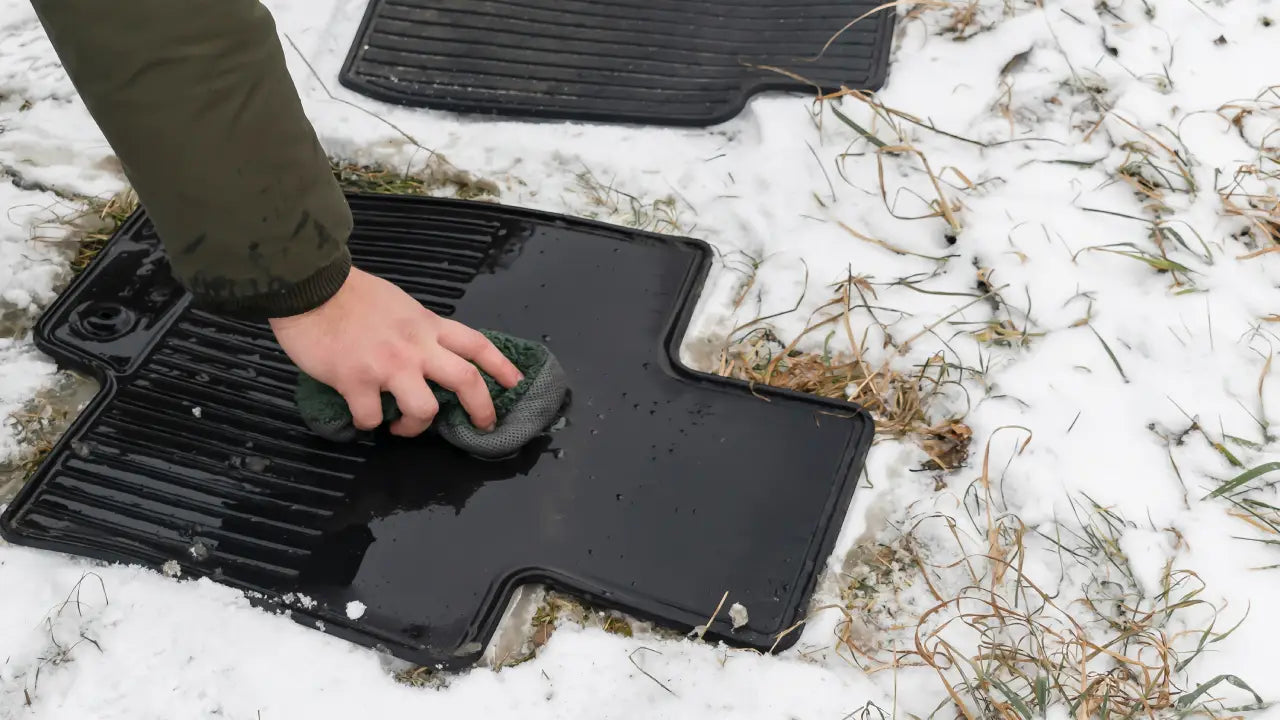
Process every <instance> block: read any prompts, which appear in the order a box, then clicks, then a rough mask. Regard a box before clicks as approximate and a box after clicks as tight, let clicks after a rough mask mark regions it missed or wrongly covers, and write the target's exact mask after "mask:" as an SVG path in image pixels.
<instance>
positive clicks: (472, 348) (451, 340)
mask: <svg viewBox="0 0 1280 720" xmlns="http://www.w3.org/2000/svg"><path fill="white" fill-rule="evenodd" d="M438 340H439V342H440V345H441V347H443V348H444V349H446V350H449V351H450V352H453V353H456V354H457V355H459V356H461V357H463V358H465V359H467V360H470V361H471V362H473V363H475V364H476V365H479V366H480V369H481V370H484V371H485V372H487V373H489V376H490V377H492V378H493V379H494V380H497V381H498V384H500V385H502V386H503V387H505V388H513V387H515V386H516V385H517V384H518V383H519V382H520V381H521V380H522V379H524V376H523V375H521V374H520V369H519V368H517V367H516V366H515V365H514V364H513V363H512V362H511V361H510V360H508V359H507V357H506V356H505V355H503V354H502V352H501V351H500V350H498V348H497V347H495V346H494V344H493V343H491V342H489V338H486V337H485V336H484V335H483V334H481V333H480V332H479V331H478V330H473V329H471V328H469V327H467V326H466V325H463V324H462V323H459V322H454V321H452V320H450V321H447V322H446V323H445V325H444V327H443V328H442V329H441V331H440V335H439V337H438ZM446 387H447V386H446ZM450 389H451V390H452V389H453V388H450ZM454 392H457V391H456V390H454ZM464 404H465V402H464ZM476 427H484V426H483V425H477V426H476Z"/></svg>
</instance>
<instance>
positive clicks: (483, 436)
mask: <svg viewBox="0 0 1280 720" xmlns="http://www.w3.org/2000/svg"><path fill="white" fill-rule="evenodd" d="M480 332H481V333H482V334H484V336H485V337H487V338H488V339H489V341H490V342H492V343H493V344H494V345H495V346H496V347H497V348H498V350H499V351H500V352H502V354H503V355H505V356H506V357H507V359H508V360H510V361H511V362H512V363H513V364H514V365H515V366H516V367H517V368H519V369H520V372H522V373H523V374H524V380H521V381H520V383H519V384H518V385H516V386H515V387H514V388H510V389H508V388H504V387H502V386H501V385H499V384H498V382H497V381H496V380H494V379H493V378H492V377H490V376H489V375H488V374H487V373H485V372H484V371H481V373H480V374H481V376H482V377H483V378H484V381H485V385H487V386H488V388H489V396H490V397H491V398H492V399H493V407H494V410H495V411H496V412H497V415H498V424H497V428H496V429H495V430H494V431H493V432H490V433H485V432H482V431H480V430H478V429H476V428H475V427H473V426H472V425H471V420H470V418H469V417H468V415H467V411H466V410H465V409H464V408H463V407H462V402H461V401H460V400H459V399H458V396H457V395H456V394H455V393H453V392H452V391H450V390H447V389H445V388H433V390H434V393H435V396H436V400H437V402H439V403H440V412H439V413H438V414H437V415H436V420H435V422H433V423H432V425H431V429H432V430H434V431H435V432H436V434H438V435H439V436H440V437H441V438H442V439H443V440H445V441H446V442H448V443H450V444H452V445H454V446H455V447H458V448H459V449H461V450H463V451H465V452H468V453H470V454H472V455H476V456H478V457H483V458H500V457H506V456H508V455H511V454H513V453H515V452H516V451H518V450H519V449H520V448H522V447H524V445H525V444H527V443H528V442H529V441H530V440H532V439H533V438H535V437H537V436H538V435H539V434H541V433H542V432H543V431H545V430H546V429H547V427H548V426H550V425H551V424H552V423H553V422H554V421H555V419H556V415H557V414H558V413H559V411H560V409H561V406H562V405H563V404H564V399H565V395H566V394H567V392H568V387H567V385H566V382H565V376H564V370H563V368H561V366H560V363H559V361H558V360H556V357H555V356H554V355H552V354H551V351H550V350H548V349H547V348H546V347H544V346H542V345H539V344H538V343H535V342H532V341H529V340H523V339H521V338H516V337H512V336H510V335H505V334H503V333H499V332H494V331H491V330H481V331H480ZM294 395H295V400H296V402H297V404H298V410H299V412H300V413H301V415H302V420H303V422H304V423H306V425H307V427H309V428H311V430H312V432H314V433H316V434H317V435H319V436H321V437H323V438H325V439H328V440H332V441H334V442H350V441H351V440H354V439H355V438H356V436H357V435H358V431H357V428H356V427H355V424H354V423H353V421H352V419H351V409H350V408H349V407H348V406H347V401H346V400H345V399H344V398H343V397H342V395H340V394H338V392H337V391H336V390H334V389H333V388H331V387H329V386H328V385H325V384H324V383H321V382H320V381H318V380H316V379H315V378H313V377H311V376H309V375H307V374H306V373H301V372H300V373H299V374H298V384H297V387H296V389H295V393H294ZM382 417H383V421H384V422H391V421H393V420H395V419H396V418H398V417H400V409H399V408H398V407H397V406H396V401H395V398H394V397H393V396H392V395H391V393H386V392H384V393H383V394H382Z"/></svg>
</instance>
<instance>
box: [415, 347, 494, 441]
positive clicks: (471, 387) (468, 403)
mask: <svg viewBox="0 0 1280 720" xmlns="http://www.w3.org/2000/svg"><path fill="white" fill-rule="evenodd" d="M499 355H501V354H499ZM422 370H423V372H424V373H426V375H427V377H428V378H430V379H431V380H434V381H435V382H437V383H439V384H440V385H442V386H444V387H446V388H449V389H450V390H452V391H454V392H455V393H457V395H458V399H459V400H460V401H462V407H463V409H464V410H466V411H467V414H468V415H470V416H471V424H472V425H475V426H476V427H478V428H480V429H481V430H486V431H491V430H493V428H494V427H495V426H496V425H497V423H498V414H497V412H496V411H495V410H494V409H493V399H492V398H491V397H489V387H488V386H487V385H485V383H484V378H483V377H481V376H480V371H479V370H478V369H477V368H476V366H475V365H472V364H471V363H469V362H467V361H466V360H463V359H462V358H461V357H459V356H457V355H454V354H453V353H452V352H449V351H447V350H442V349H436V350H435V351H434V352H432V353H430V355H429V356H428V357H427V359H426V363H425V364H424V366H423V369H422Z"/></svg>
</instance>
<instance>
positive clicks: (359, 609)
mask: <svg viewBox="0 0 1280 720" xmlns="http://www.w3.org/2000/svg"><path fill="white" fill-rule="evenodd" d="M364 611H365V606H364V603H362V602H360V601H359V600H352V601H351V602H349V603H347V617H348V618H350V619H352V620H359V619H360V618H361V617H364Z"/></svg>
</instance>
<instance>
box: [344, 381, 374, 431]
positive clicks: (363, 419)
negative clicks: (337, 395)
mask: <svg viewBox="0 0 1280 720" xmlns="http://www.w3.org/2000/svg"><path fill="white" fill-rule="evenodd" d="M342 397H343V399H344V400H346V401H347V407H349V408H351V421H352V422H353V423H354V424H355V426H356V427H357V428H360V429H361V430H372V429H374V428H376V427H378V426H379V425H381V424H382V398H381V397H380V396H379V393H378V387H377V386H376V385H361V386H357V387H350V388H343V390H342Z"/></svg>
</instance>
